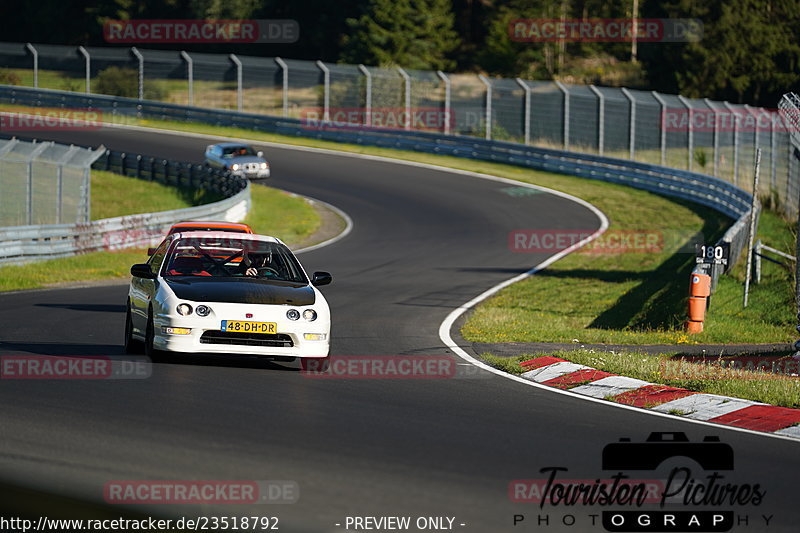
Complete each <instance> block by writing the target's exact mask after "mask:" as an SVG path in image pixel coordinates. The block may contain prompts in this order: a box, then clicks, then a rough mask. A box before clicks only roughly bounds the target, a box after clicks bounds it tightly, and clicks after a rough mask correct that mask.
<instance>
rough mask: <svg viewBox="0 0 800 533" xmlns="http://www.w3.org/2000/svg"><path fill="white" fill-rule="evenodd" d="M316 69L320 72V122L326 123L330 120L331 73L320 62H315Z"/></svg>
mask: <svg viewBox="0 0 800 533" xmlns="http://www.w3.org/2000/svg"><path fill="white" fill-rule="evenodd" d="M317 67H319V69H320V70H321V71H322V83H323V87H322V120H323V121H325V122H328V121H330V119H331V71H330V69H329V68H328V67H326V66H325V63H323V62H322V61H320V60H317Z"/></svg>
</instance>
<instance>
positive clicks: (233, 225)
mask: <svg viewBox="0 0 800 533" xmlns="http://www.w3.org/2000/svg"><path fill="white" fill-rule="evenodd" d="M196 227H208V228H215V229H218V230H222V231H224V230H226V229H228V230H231V229H234V230H246V231H247V233H253V229H252V228H251V227H250V226H248V225H247V224H243V223H241V222H217V221H206V220H198V221H187V222H178V223H176V224H173V225H172V227H170V229H169V231H170V233H177V232H178V230H180V229H181V228H196ZM198 231H199V230H198ZM207 231H210V230H207Z"/></svg>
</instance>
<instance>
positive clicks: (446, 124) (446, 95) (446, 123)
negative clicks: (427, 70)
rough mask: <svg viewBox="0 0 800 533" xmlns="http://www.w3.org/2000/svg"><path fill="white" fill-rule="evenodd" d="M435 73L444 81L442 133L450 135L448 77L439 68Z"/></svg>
mask: <svg viewBox="0 0 800 533" xmlns="http://www.w3.org/2000/svg"><path fill="white" fill-rule="evenodd" d="M436 75H437V76H439V79H440V80H442V81H443V82H444V134H445V135H450V121H451V120H452V118H451V117H450V78H448V77H447V74H445V73H444V72H442V71H441V70H437V71H436Z"/></svg>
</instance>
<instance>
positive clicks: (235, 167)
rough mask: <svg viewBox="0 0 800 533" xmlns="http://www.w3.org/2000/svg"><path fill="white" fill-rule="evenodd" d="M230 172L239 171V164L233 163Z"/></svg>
mask: <svg viewBox="0 0 800 533" xmlns="http://www.w3.org/2000/svg"><path fill="white" fill-rule="evenodd" d="M231 170H239V163H234V164H232V165H231Z"/></svg>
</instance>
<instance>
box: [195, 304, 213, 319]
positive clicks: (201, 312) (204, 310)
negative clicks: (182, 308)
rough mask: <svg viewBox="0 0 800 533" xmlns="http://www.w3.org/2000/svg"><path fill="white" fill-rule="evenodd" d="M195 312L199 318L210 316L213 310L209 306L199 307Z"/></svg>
mask: <svg viewBox="0 0 800 533" xmlns="http://www.w3.org/2000/svg"><path fill="white" fill-rule="evenodd" d="M194 312H195V313H197V316H208V314H209V313H210V312H211V308H210V307H208V306H207V305H198V306H197V309H195V310H194Z"/></svg>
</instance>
